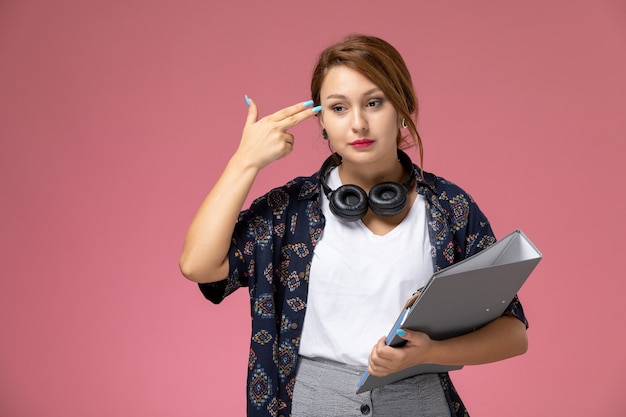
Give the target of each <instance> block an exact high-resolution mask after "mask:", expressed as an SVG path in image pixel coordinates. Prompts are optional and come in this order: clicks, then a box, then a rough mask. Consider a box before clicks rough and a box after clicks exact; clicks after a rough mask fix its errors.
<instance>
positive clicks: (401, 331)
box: [396, 329, 406, 337]
mask: <svg viewBox="0 0 626 417" xmlns="http://www.w3.org/2000/svg"><path fill="white" fill-rule="evenodd" d="M396 334H397V335H398V336H400V337H403V336H406V332H405V331H404V330H402V329H398V330H397V331H396Z"/></svg>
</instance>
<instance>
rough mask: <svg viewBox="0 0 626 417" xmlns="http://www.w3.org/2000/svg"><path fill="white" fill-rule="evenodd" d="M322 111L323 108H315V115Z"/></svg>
mask: <svg viewBox="0 0 626 417" xmlns="http://www.w3.org/2000/svg"><path fill="white" fill-rule="evenodd" d="M321 111H322V106H317V107H313V113H319V112H321Z"/></svg>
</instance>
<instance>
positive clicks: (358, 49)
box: [311, 35, 424, 168]
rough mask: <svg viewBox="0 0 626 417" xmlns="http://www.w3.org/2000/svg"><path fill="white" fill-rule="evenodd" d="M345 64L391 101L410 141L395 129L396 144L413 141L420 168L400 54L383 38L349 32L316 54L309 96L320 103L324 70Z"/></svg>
mask: <svg viewBox="0 0 626 417" xmlns="http://www.w3.org/2000/svg"><path fill="white" fill-rule="evenodd" d="M338 65H345V66H346V67H349V68H351V69H353V70H355V71H357V72H359V73H361V74H363V75H364V76H365V77H367V78H368V79H369V80H371V81H372V82H373V83H374V84H376V85H377V86H378V87H379V88H380V89H381V90H382V91H383V93H384V94H385V96H386V97H387V99H388V100H389V101H390V102H391V103H392V105H393V107H394V108H395V109H396V111H397V112H398V114H399V115H400V116H401V117H402V118H403V119H404V120H405V121H406V125H407V129H408V131H409V132H410V133H411V138H412V139H413V140H412V143H411V142H409V141H407V137H403V136H402V135H401V133H400V130H398V136H397V138H396V141H397V144H398V147H399V148H407V147H410V146H412V145H417V147H418V150H419V155H420V168H421V167H422V166H423V163H424V148H423V145H422V139H421V137H420V135H419V133H418V132H417V128H416V123H417V114H418V108H417V98H416V96H415V91H414V88H413V81H412V80H411V74H410V73H409V70H408V68H407V66H406V64H405V62H404V59H403V58H402V55H400V53H399V52H398V51H397V50H396V48H394V47H393V46H392V45H391V44H389V43H388V42H387V41H384V40H382V39H380V38H377V37H375V36H368V35H350V36H348V37H346V38H345V39H344V40H343V41H341V42H339V43H336V44H334V45H331V46H329V47H328V48H326V49H325V50H324V51H322V53H321V54H320V56H319V58H318V61H317V64H316V65H315V69H314V70H313V76H312V78H311V98H312V100H313V101H314V102H315V105H319V104H320V101H321V100H320V91H321V89H322V83H323V82H324V78H325V77H326V74H327V73H328V70H329V69H330V68H332V67H334V66H338Z"/></svg>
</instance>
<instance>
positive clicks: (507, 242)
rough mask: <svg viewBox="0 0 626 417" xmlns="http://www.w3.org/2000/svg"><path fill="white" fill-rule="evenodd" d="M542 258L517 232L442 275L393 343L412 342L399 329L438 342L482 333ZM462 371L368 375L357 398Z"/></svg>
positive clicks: (437, 368)
mask: <svg viewBox="0 0 626 417" xmlns="http://www.w3.org/2000/svg"><path fill="white" fill-rule="evenodd" d="M541 258H542V254H541V253H540V252H539V251H538V250H537V248H536V247H535V246H534V245H533V243H532V242H531V241H530V240H529V239H528V238H527V237H526V235H525V234H524V233H523V232H522V231H521V230H516V231H514V232H512V233H511V234H509V235H507V236H506V237H504V238H502V239H501V240H499V241H497V242H496V243H494V244H493V245H491V246H490V247H488V248H487V249H485V250H483V251H481V252H479V253H477V254H476V255H473V256H471V257H469V258H467V259H464V260H463V261H461V262H459V263H456V264H454V265H452V266H449V267H448V268H445V269H443V270H441V271H439V272H436V273H435V274H433V276H432V277H431V278H430V280H429V281H428V284H426V286H425V287H424V289H423V290H422V291H421V293H420V294H419V296H418V297H417V299H416V300H415V301H414V302H413V303H412V304H411V305H409V306H407V307H406V308H405V309H404V310H403V311H402V312H401V313H400V316H399V317H398V319H397V320H396V323H395V324H394V325H393V328H392V329H391V331H390V332H389V335H388V336H387V344H388V345H390V346H402V345H403V344H404V343H405V342H406V341H405V340H404V339H402V338H400V337H399V336H397V335H396V330H397V329H399V328H403V329H408V330H415V331H420V332H424V333H426V334H428V335H429V336H430V337H431V338H432V339H436V340H443V339H448V338H451V337H455V336H460V335H463V334H466V333H469V332H472V331H474V330H477V329H479V328H480V327H482V326H484V325H485V324H487V323H489V322H491V321H493V320H495V319H496V318H498V317H500V316H501V315H502V314H503V313H504V311H505V310H506V308H507V307H508V305H509V304H510V303H511V301H512V300H513V298H514V297H515V295H516V294H517V291H518V290H519V289H520V288H521V287H522V285H523V284H524V282H525V281H526V279H527V278H528V276H529V275H530V274H531V272H532V271H533V269H534V268H535V267H536V266H537V264H538V263H539V261H540V260H541ZM461 368H462V366H447V365H437V364H424V365H417V366H414V367H412V368H407V369H405V370H402V371H400V372H397V373H394V374H391V375H388V376H386V377H376V376H373V375H369V373H368V372H365V373H364V374H363V376H362V377H361V379H360V381H359V383H358V385H357V387H358V390H357V393H361V392H365V391H371V390H372V389H374V388H377V387H380V386H383V385H386V384H390V383H393V382H396V381H400V380H401V379H404V378H408V377H410V376H413V375H418V374H424V373H433V372H447V371H451V370H456V369H461Z"/></svg>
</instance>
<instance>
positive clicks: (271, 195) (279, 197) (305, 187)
mask: <svg viewBox="0 0 626 417" xmlns="http://www.w3.org/2000/svg"><path fill="white" fill-rule="evenodd" d="M319 191H320V183H319V172H315V173H314V174H312V175H310V176H300V177H295V178H294V179H292V180H290V181H288V182H286V183H285V184H283V185H281V186H278V187H275V188H272V189H271V190H269V191H268V192H267V193H265V194H263V195H262V196H260V197H258V198H256V199H255V200H254V201H253V202H252V204H251V206H250V207H251V208H254V209H256V210H260V209H262V208H271V209H273V210H276V209H279V210H283V209H284V208H285V207H286V206H287V205H289V204H290V203H293V202H295V201H301V200H311V199H314V198H316V197H317V195H318V193H319Z"/></svg>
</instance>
